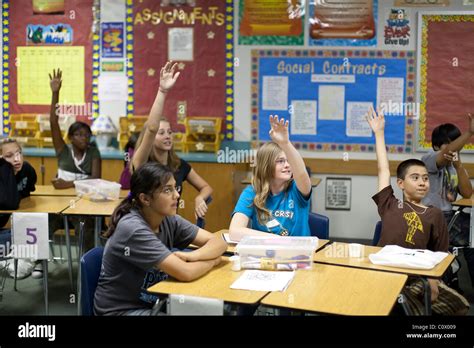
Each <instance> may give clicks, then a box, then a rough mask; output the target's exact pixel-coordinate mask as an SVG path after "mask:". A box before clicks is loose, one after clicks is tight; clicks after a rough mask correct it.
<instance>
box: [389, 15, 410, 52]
mask: <svg viewBox="0 0 474 348" xmlns="http://www.w3.org/2000/svg"><path fill="white" fill-rule="evenodd" d="M383 36H384V44H385V45H387V46H392V47H399V48H405V47H406V46H408V45H409V44H410V39H411V27H410V16H409V12H408V10H407V9H402V8H392V9H390V13H389V14H388V18H387V20H386V24H385V26H384V33H383Z"/></svg>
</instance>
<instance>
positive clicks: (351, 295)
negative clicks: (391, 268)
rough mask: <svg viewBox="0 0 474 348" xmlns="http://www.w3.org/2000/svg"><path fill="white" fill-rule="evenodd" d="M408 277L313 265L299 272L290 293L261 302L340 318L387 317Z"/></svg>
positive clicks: (277, 293)
mask: <svg viewBox="0 0 474 348" xmlns="http://www.w3.org/2000/svg"><path fill="white" fill-rule="evenodd" d="M407 279H408V276H406V275H402V274H395V273H386V272H375V271H368V270H362V269H357V268H349V267H338V266H331V265H323V264H314V265H313V269H312V270H298V271H296V274H295V278H294V279H293V281H292V282H291V284H290V286H289V287H288V289H287V290H286V291H284V292H272V293H271V294H269V295H268V296H266V297H265V298H264V299H263V300H262V302H261V303H262V304H264V305H268V306H276V307H285V308H291V309H296V310H302V311H309V312H319V313H328V314H337V315H388V314H390V311H391V310H392V308H393V305H394V304H395V301H396V300H397V298H398V295H399V294H400V292H401V291H402V289H403V286H404V285H405V282H406V280H407Z"/></svg>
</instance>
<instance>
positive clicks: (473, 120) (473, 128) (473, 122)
mask: <svg viewBox="0 0 474 348" xmlns="http://www.w3.org/2000/svg"><path fill="white" fill-rule="evenodd" d="M467 117H469V132H471V134H474V116H473V115H472V114H471V113H468V114H467Z"/></svg>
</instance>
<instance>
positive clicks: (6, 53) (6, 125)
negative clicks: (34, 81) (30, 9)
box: [2, 0, 10, 134]
mask: <svg viewBox="0 0 474 348" xmlns="http://www.w3.org/2000/svg"><path fill="white" fill-rule="evenodd" d="M9 8H10V1H9V0H3V1H2V40H3V49H2V51H3V52H2V53H3V54H2V79H3V84H2V85H3V88H2V103H3V107H2V119H3V123H2V132H3V134H8V133H10V112H9V111H10V103H9V100H10V89H9V85H10V79H9V76H10V75H9V73H10V72H9V59H10V46H9V45H10V38H9V35H10V19H9V11H8V10H9Z"/></svg>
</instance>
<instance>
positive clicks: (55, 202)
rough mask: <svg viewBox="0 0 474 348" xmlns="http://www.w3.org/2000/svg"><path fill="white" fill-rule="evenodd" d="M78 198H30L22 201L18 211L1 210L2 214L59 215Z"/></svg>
mask: <svg viewBox="0 0 474 348" xmlns="http://www.w3.org/2000/svg"><path fill="white" fill-rule="evenodd" d="M77 199H78V198H77V197H51V196H30V197H26V198H23V199H22V200H21V201H20V208H19V209H17V210H0V213H15V212H22V213H51V214H59V213H61V212H62V211H64V210H65V209H67V208H68V207H69V206H70V205H71V204H73V203H75V202H76V201H77Z"/></svg>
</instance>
